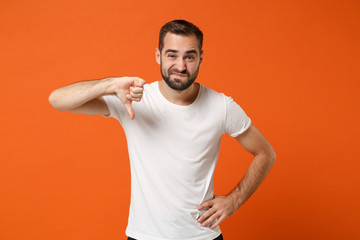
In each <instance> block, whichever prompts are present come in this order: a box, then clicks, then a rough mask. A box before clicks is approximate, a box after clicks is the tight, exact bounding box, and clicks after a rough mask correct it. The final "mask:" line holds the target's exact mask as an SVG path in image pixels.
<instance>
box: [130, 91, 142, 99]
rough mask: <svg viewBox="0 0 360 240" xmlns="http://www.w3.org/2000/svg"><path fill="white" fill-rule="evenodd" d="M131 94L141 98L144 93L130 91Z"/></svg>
mask: <svg viewBox="0 0 360 240" xmlns="http://www.w3.org/2000/svg"><path fill="white" fill-rule="evenodd" d="M130 96H131V97H133V98H141V97H142V93H134V92H130Z"/></svg>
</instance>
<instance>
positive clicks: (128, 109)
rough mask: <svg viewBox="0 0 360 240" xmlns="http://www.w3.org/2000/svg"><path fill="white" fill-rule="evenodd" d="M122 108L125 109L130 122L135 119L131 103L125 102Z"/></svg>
mask: <svg viewBox="0 0 360 240" xmlns="http://www.w3.org/2000/svg"><path fill="white" fill-rule="evenodd" d="M124 106H125V108H126V111H127V112H128V114H129V116H130V118H131V120H132V119H134V118H135V112H134V109H133V108H132V105H131V101H129V100H128V101H126V102H125V103H124Z"/></svg>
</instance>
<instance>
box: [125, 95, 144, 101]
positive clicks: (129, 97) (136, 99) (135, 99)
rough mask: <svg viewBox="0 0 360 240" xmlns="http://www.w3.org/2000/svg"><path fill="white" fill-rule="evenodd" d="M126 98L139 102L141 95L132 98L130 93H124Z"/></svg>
mask: <svg viewBox="0 0 360 240" xmlns="http://www.w3.org/2000/svg"><path fill="white" fill-rule="evenodd" d="M126 99H128V100H129V101H135V102H140V100H141V97H138V98H136V97H135V98H134V97H132V96H131V95H130V94H128V95H126Z"/></svg>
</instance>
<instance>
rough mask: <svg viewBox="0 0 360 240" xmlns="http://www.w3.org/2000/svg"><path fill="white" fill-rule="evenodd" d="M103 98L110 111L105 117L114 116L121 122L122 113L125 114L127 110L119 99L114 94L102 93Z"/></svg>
mask: <svg viewBox="0 0 360 240" xmlns="http://www.w3.org/2000/svg"><path fill="white" fill-rule="evenodd" d="M103 99H104V101H105V103H106V105H107V107H108V108H109V112H110V115H109V116H105V117H112V118H115V119H117V120H119V122H120V123H122V119H123V116H124V114H127V112H126V109H125V107H124V105H123V104H122V102H121V101H120V99H119V98H118V97H117V96H116V95H115V94H111V95H104V96H103Z"/></svg>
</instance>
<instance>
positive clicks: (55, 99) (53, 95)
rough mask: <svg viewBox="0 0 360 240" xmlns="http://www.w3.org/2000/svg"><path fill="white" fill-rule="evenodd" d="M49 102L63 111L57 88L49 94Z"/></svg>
mask: <svg viewBox="0 0 360 240" xmlns="http://www.w3.org/2000/svg"><path fill="white" fill-rule="evenodd" d="M48 100H49V103H50V105H51V106H52V107H53V108H55V109H56V110H59V111H63V110H62V108H61V105H60V104H59V100H58V97H57V94H56V90H54V91H52V92H51V93H50V95H49V98H48Z"/></svg>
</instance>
